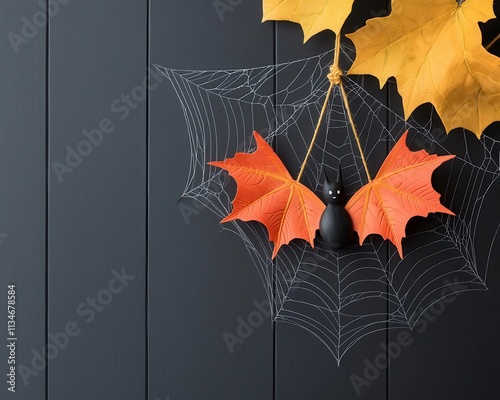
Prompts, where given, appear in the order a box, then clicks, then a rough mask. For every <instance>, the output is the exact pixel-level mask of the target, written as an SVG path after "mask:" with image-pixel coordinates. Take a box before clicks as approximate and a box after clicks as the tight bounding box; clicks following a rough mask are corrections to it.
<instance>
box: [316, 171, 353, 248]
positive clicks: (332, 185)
mask: <svg viewBox="0 0 500 400" xmlns="http://www.w3.org/2000/svg"><path fill="white" fill-rule="evenodd" d="M324 174H325V183H324V184H323V198H324V199H325V201H326V202H327V203H328V204H327V206H326V209H325V211H324V212H323V215H321V219H320V221H319V233H320V235H321V239H323V242H324V243H325V244H326V245H327V246H328V247H331V248H332V249H335V250H338V249H341V248H342V247H345V246H347V245H348V244H349V241H350V240H351V237H352V233H353V229H352V220H351V217H350V215H349V213H348V212H347V211H346V209H345V208H344V204H345V200H346V196H345V191H344V185H343V183H342V166H341V165H340V163H339V169H338V172H337V180H336V181H334V182H331V181H330V180H329V179H328V175H327V174H326V171H324Z"/></svg>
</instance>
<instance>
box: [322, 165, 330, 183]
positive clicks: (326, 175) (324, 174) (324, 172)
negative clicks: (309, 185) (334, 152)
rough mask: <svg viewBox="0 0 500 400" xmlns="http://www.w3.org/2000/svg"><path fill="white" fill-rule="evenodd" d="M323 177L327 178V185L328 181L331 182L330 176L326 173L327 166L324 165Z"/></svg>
mask: <svg viewBox="0 0 500 400" xmlns="http://www.w3.org/2000/svg"><path fill="white" fill-rule="evenodd" d="M323 177H324V180H325V185H326V184H327V183H330V182H331V181H330V179H329V178H328V174H327V173H326V168H325V167H323Z"/></svg>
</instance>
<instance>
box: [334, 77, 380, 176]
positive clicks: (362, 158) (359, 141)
mask: <svg viewBox="0 0 500 400" xmlns="http://www.w3.org/2000/svg"><path fill="white" fill-rule="evenodd" d="M339 86H340V91H341V92H342V98H343V100H344V107H345V109H346V111H347V116H348V118H349V123H350V124H351V128H352V133H353V134H354V138H355V139H356V143H357V144H358V149H359V154H360V155H361V160H362V161H363V166H364V167H365V172H366V177H367V178H368V182H371V181H372V177H371V176H370V170H369V169H368V163H367V162H366V157H365V152H364V151H363V146H361V140H360V138H359V134H358V130H357V129H356V124H355V123H354V117H353V115H352V111H351V107H350V106H349V98H348V97H347V93H346V91H345V88H344V83H343V82H342V81H341V82H340V85H339Z"/></svg>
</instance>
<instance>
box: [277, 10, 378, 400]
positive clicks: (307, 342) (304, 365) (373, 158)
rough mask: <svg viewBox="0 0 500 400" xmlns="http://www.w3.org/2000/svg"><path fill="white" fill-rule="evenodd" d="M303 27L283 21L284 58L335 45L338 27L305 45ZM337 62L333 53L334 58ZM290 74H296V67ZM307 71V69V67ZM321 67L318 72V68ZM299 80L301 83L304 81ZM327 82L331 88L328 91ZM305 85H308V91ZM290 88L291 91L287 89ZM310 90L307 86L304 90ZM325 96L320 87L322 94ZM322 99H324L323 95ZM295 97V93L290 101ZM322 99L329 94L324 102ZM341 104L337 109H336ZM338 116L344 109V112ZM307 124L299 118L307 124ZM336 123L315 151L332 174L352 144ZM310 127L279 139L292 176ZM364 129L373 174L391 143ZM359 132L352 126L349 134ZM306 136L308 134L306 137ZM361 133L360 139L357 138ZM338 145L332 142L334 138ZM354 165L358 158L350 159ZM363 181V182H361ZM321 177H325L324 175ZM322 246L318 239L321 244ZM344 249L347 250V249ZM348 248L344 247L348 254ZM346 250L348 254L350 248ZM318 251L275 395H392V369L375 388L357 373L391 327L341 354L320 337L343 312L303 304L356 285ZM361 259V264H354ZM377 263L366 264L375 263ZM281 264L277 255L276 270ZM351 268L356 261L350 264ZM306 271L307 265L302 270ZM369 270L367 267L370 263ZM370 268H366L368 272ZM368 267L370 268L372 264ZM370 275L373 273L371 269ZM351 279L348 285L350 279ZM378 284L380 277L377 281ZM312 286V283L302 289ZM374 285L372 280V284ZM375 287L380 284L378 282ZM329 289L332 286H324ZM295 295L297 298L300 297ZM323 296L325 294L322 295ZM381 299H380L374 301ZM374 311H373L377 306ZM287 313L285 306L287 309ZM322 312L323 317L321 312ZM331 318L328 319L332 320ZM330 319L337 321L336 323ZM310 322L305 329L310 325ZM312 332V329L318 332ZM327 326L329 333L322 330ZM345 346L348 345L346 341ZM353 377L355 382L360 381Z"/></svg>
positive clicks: (357, 16) (296, 308)
mask: <svg viewBox="0 0 500 400" xmlns="http://www.w3.org/2000/svg"><path fill="white" fill-rule="evenodd" d="M386 10H387V8H386V2H385V1H377V2H369V4H367V3H366V2H365V3H363V2H360V3H356V4H355V7H354V9H353V12H352V15H351V17H350V19H349V20H348V22H347V23H346V26H345V28H344V32H353V31H354V30H355V29H356V27H360V26H362V25H363V24H364V21H365V20H366V19H367V18H370V17H372V16H373V15H374V14H377V15H379V14H381V13H383V12H386ZM302 41H303V34H302V30H301V28H300V26H299V25H295V24H289V23H279V24H278V28H277V41H276V45H277V60H276V61H277V63H278V64H280V63H283V62H289V61H293V60H298V59H302V58H308V57H314V56H316V55H319V54H321V53H323V52H326V51H328V50H332V49H333V47H334V41H335V38H334V35H333V34H332V33H331V32H324V33H321V34H319V35H317V36H315V37H313V38H312V39H310V40H309V41H308V42H307V43H306V44H304V45H303V44H302ZM343 45H344V46H345V49H346V51H347V52H348V53H350V54H351V56H352V50H351V48H352V44H351V42H350V41H349V40H347V39H345V38H344V39H343ZM331 61H332V62H333V55H332V60H331ZM341 68H342V69H343V70H344V71H345V70H347V69H348V68H349V61H348V59H347V58H345V57H342V58H341ZM291 71H292V72H290V73H297V72H293V71H294V70H293V69H292V70H291ZM300 73H303V71H301V72H300ZM315 73H316V74H317V73H318V71H315ZM292 78H293V77H292V76H287V75H286V74H284V75H281V76H279V78H278V84H277V90H278V92H282V91H284V90H285V88H286V87H287V85H288V83H289V82H291V81H292ZM299 79H300V78H299ZM325 81H326V73H325ZM362 85H363V87H364V89H365V90H366V91H368V92H369V93H370V94H372V95H373V96H375V97H376V98H377V99H378V101H381V102H385V100H386V96H387V94H386V91H385V90H383V91H380V89H379V87H378V84H377V82H376V80H375V79H373V78H369V77H368V78H365V79H364V81H363V83H362ZM297 86H298V85H297ZM326 89H327V87H326V88H325V94H326ZM305 90H309V91H310V87H309V86H307V87H306V88H305ZM305 90H304V91H305ZM289 92H290V91H288V92H286V95H288V93H289ZM305 94H306V93H304V95H305ZM318 95H319V94H318ZM351 95H352V96H353V97H354V98H351V99H350V100H351V102H352V103H351V104H352V108H353V111H354V112H355V113H356V117H355V119H356V123H357V126H358V127H363V126H364V125H365V121H370V118H369V116H368V115H367V112H368V111H367V110H366V109H360V110H361V111H359V112H358V110H357V108H356V107H358V106H359V105H360V103H359V100H360V99H359V97H355V96H354V94H351ZM320 97H321V100H322V99H323V98H324V95H323V96H320ZM280 101H282V100H280V97H279V96H278V103H280ZM289 101H290V100H289ZM320 105H322V101H321V102H320ZM337 109H338V108H337ZM314 111H315V110H314V109H312V112H311V116H309V114H307V113H306V115H305V116H304V117H305V118H303V119H299V126H301V128H300V129H301V130H302V131H303V132H306V131H307V130H308V129H306V128H305V127H306V126H309V124H310V121H309V120H308V119H309V118H310V119H311V120H313V121H314V123H316V121H317V119H318V117H319V112H320V108H318V109H317V110H316V113H314ZM379 117H380V118H381V120H382V121H383V120H385V119H386V118H387V115H386V113H385V112H382V113H381V115H380V116H379ZM337 118H338V116H337ZM301 123H302V124H303V125H300V124H301ZM336 126H337V125H335V124H330V127H329V130H328V132H326V129H325V123H324V122H323V128H322V129H321V130H320V136H319V139H318V142H317V143H324V141H325V138H324V135H328V138H329V141H330V147H329V148H325V149H320V148H319V147H318V148H316V149H315V150H314V151H313V156H315V157H316V160H321V157H322V154H321V153H322V152H323V151H324V156H325V159H324V164H325V166H326V167H327V168H328V171H329V172H330V174H334V173H335V171H336V170H337V161H336V158H335V157H337V158H340V157H343V156H346V155H349V154H352V152H351V151H348V149H346V148H343V147H341V144H342V143H343V140H344V138H343V137H341V138H339V137H335V135H339V134H342V135H345V134H346V132H345V130H342V131H339V130H335V128H336ZM374 129H376V128H374ZM309 130H310V131H311V133H310V135H309V136H307V135H304V134H303V133H300V132H299V130H297V129H296V128H295V127H294V126H292V127H291V129H290V130H289V132H288V137H289V139H288V140H283V139H278V146H277V151H278V154H279V155H280V157H282V159H283V160H284V161H285V164H286V165H287V167H288V168H289V170H290V171H291V172H292V175H294V176H295V175H296V174H297V173H298V171H299V167H300V163H301V160H303V158H304V156H305V154H306V151H307V148H308V145H309V141H308V140H309V139H311V137H312V132H313V129H311V128H309ZM364 133H365V136H364V137H363V140H362V142H363V145H364V146H365V147H366V148H365V153H366V154H369V158H368V163H369V167H370V170H371V172H372V175H374V173H375V171H376V170H377V168H378V167H379V165H380V164H381V162H382V160H383V159H384V156H385V154H386V145H385V143H384V142H380V141H378V139H377V136H376V135H373V139H371V137H372V135H370V138H368V139H367V138H366V133H367V131H366V126H365V132H364ZM348 134H352V133H348ZM304 136H305V138H304ZM352 140H354V138H352ZM332 144H333V145H332ZM335 144H336V145H338V146H339V147H338V148H335ZM352 151H353V152H355V155H356V156H358V150H357V147H356V145H354V147H353V150H352ZM351 164H352V161H351ZM308 165H309V166H311V167H312V168H311V169H309V170H307V169H306V171H307V172H306V175H305V177H304V178H303V180H302V181H303V183H306V184H312V183H311V182H314V175H313V174H314V173H316V170H315V165H314V162H313V161H309V163H308ZM343 170H344V179H346V177H347V181H345V182H344V183H345V184H349V182H350V185H351V186H350V188H348V190H350V191H351V192H352V190H355V189H356V188H355V187H354V186H355V185H354V184H353V179H354V178H353V173H354V172H355V170H354V168H351V169H349V168H346V165H345V164H344V165H343ZM361 179H362V180H364V182H363V183H366V180H365V179H366V176H362V177H361ZM360 183H361V182H358V183H357V185H358V186H359V184H360ZM321 184H322V182H321ZM318 189H319V191H320V190H321V185H320V186H319V188H318ZM319 191H318V195H320V196H321V193H320V192H319ZM349 194H351V193H349ZM317 245H318V244H317ZM348 251H354V252H355V251H356V246H355V247H354V248H353V249H352V250H348ZM344 253H345V252H344ZM344 253H343V254H344ZM345 254H347V253H345ZM308 257H311V256H308ZM325 257H326V258H323V256H320V257H318V258H319V259H320V261H317V260H316V261H315V260H314V256H313V258H311V259H310V262H313V263H314V262H317V263H319V265H320V266H321V265H323V266H324V268H325V269H324V270H322V269H321V268H320V267H316V268H315V267H313V266H308V267H307V268H311V269H314V270H315V271H314V272H313V273H312V274H309V275H308V274H305V275H304V276H305V278H304V280H303V282H302V283H301V285H300V287H297V288H296V289H295V290H291V292H290V296H289V297H290V298H291V299H290V301H289V305H286V307H289V308H291V309H292V313H290V316H291V317H292V322H293V318H295V317H297V314H294V313H296V312H299V313H300V312H303V317H302V320H303V322H302V323H301V326H300V327H299V326H296V325H295V324H293V323H292V324H288V323H277V325H276V349H275V351H276V353H275V354H276V394H275V395H276V399H278V400H280V399H287V400H292V399H303V398H333V397H339V398H343V399H358V398H366V399H371V400H373V399H385V398H386V395H387V391H386V378H387V375H386V371H380V373H379V375H378V376H377V377H376V379H374V380H373V381H372V382H371V383H370V385H369V387H368V388H366V387H364V388H361V390H359V389H360V388H359V386H357V385H356V382H357V381H356V380H355V379H356V377H354V375H356V376H357V377H363V373H364V370H365V369H366V365H367V364H366V362H367V361H368V362H370V360H373V359H374V358H375V357H376V356H378V355H379V354H380V353H384V351H383V350H382V348H381V345H384V344H385V343H386V341H387V334H386V332H385V331H384V330H381V331H379V332H375V333H372V334H369V335H367V336H366V337H363V338H362V339H361V340H360V341H359V342H357V343H356V344H354V347H352V348H351V349H349V351H347V352H346V353H345V354H344V355H342V353H343V351H342V350H340V351H338V350H336V349H335V344H334V343H332V342H331V343H329V346H330V349H331V350H332V351H331V352H330V350H329V347H327V346H326V345H325V344H324V343H322V341H321V340H325V341H326V338H327V337H330V338H332V337H333V335H331V334H326V335H325V334H324V332H327V331H328V330H330V331H333V330H334V329H335V327H338V326H337V325H336V322H334V320H335V318H336V315H334V313H331V315H329V314H328V311H326V314H328V315H329V316H327V317H325V315H326V314H324V313H322V312H319V311H318V312H316V311H314V309H313V308H312V307H311V306H308V307H303V303H307V304H310V305H312V304H316V305H317V306H321V305H322V303H321V302H320V301H318V296H317V295H318V292H317V293H313V292H314V290H315V289H314V287H316V288H317V290H318V291H319V290H325V288H326V290H328V289H327V286H328V285H331V286H334V287H335V285H339V286H340V287H341V288H342V290H349V288H347V287H345V285H346V284H347V282H348V281H349V279H351V278H352V277H349V275H348V273H349V271H344V274H342V276H341V278H342V279H343V282H342V284H339V282H338V280H336V279H337V278H335V277H334V274H333V273H332V271H330V270H329V269H331V268H335V265H336V264H335V263H336V261H335V257H332V258H329V257H330V256H325ZM380 257H381V260H382V264H381V265H379V266H378V274H379V278H380V279H381V281H382V280H383V276H384V272H383V269H382V268H383V266H384V265H383V264H384V263H385V261H386V254H385V252H384V251H382V252H381V253H380ZM353 265H355V264H353ZM369 266H371V265H366V267H369ZM280 268H282V266H280V264H279V262H278V266H277V269H278V270H279V269H280ZM347 268H349V267H347ZM302 271H303V272H302V273H303V274H304V271H305V270H302ZM367 271H368V270H367ZM361 272H363V271H361ZM365 272H366V271H365ZM366 273H368V274H369V272H366ZM357 276H358V278H357V279H359V280H363V279H369V278H370V277H372V276H371V275H368V278H367V275H366V274H364V275H363V274H359V275H357ZM343 285H344V286H343ZM374 286H376V284H374ZM380 288H381V289H382V290H383V291H385V290H386V289H385V288H383V287H382V286H381V287H380ZM302 289H305V290H302ZM369 289H370V288H369V287H368V286H367V287H366V290H369ZM371 289H374V287H372V288H371ZM325 293H326V292H325ZM294 296H295V298H294ZM319 297H321V296H319ZM380 298H381V301H379V302H378V304H377V307H378V310H379V312H381V313H385V312H387V304H386V302H385V301H384V300H383V298H382V296H381V297H380ZM293 300H295V301H297V303H296V305H293ZM373 302H374V303H376V302H377V300H375V299H374V300H373ZM334 303H336V304H337V305H338V299H337V300H335V299H333V300H331V302H327V303H325V305H326V307H328V306H327V304H329V305H332V304H334ZM364 306H366V304H365V305H361V306H357V305H355V306H351V307H352V308H350V309H349V310H346V309H344V308H341V312H344V313H347V314H349V313H351V312H352V313H353V314H357V313H363V312H367V310H364V309H363V307H364ZM371 311H373V310H371ZM285 314H286V313H285ZM310 318H316V321H319V322H314V323H312V324H311V323H310ZM321 318H323V319H321ZM340 320H341V325H343V326H342V331H341V335H342V336H341V337H342V338H341V339H340V340H339V341H337V342H336V344H337V345H338V344H342V342H343V341H344V340H348V336H349V335H347V334H345V333H344V332H346V329H349V327H348V326H345V325H344V324H345V323H346V319H345V318H344V319H342V318H341V319H340ZM328 321H329V322H328ZM330 323H331V325H330ZM304 328H306V329H304ZM311 332H313V333H311ZM320 332H322V333H320ZM314 334H317V335H318V336H319V337H320V338H321V339H320V340H318V338H317V337H315V336H314ZM344 349H345V348H344ZM338 357H341V360H340V364H338V362H337V358H338ZM353 379H354V383H353Z"/></svg>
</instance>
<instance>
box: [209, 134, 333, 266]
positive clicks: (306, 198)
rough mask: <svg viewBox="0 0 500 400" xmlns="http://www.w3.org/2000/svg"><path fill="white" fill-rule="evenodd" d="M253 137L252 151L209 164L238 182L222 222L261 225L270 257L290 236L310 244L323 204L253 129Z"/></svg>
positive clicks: (288, 240)
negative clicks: (254, 147)
mask: <svg viewBox="0 0 500 400" xmlns="http://www.w3.org/2000/svg"><path fill="white" fill-rule="evenodd" d="M254 137H255V141H256V142H257V150H256V151H255V152H254V153H251V154H248V153H237V154H236V155H235V156H234V158H229V159H226V160H225V161H215V162H210V163H209V164H210V165H213V166H216V167H219V168H222V169H225V170H226V171H228V172H229V175H231V176H232V177H233V178H234V179H235V180H236V183H237V184H238V189H237V192H236V197H235V198H234V200H233V211H232V213H231V214H229V215H228V216H227V217H226V218H224V219H223V220H222V222H228V221H233V220H235V219H240V220H242V221H258V222H261V223H262V224H264V225H265V226H266V227H267V231H268V233H269V240H270V241H272V242H274V250H273V255H272V257H273V258H274V257H275V256H276V254H277V253H278V250H279V249H280V247H281V246H283V245H284V244H288V243H289V242H290V241H291V240H293V239H304V240H307V241H308V242H309V243H310V244H311V246H313V247H314V237H315V236H316V230H318V229H319V220H320V218H321V214H322V213H323V211H324V210H325V204H324V203H323V202H322V201H321V200H320V199H319V197H318V196H316V195H315V194H314V193H313V192H312V191H311V190H310V189H308V188H307V187H306V186H304V185H303V184H301V183H300V182H298V181H296V180H295V179H293V178H292V177H291V175H290V173H289V172H288V170H287V169H286V167H285V166H284V164H283V162H282V161H281V160H280V159H279V157H278V156H277V155H276V153H275V152H274V151H273V149H272V148H271V146H269V145H268V144H267V143H266V141H265V140H264V139H263V138H262V136H260V135H259V134H258V133H257V132H254Z"/></svg>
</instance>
